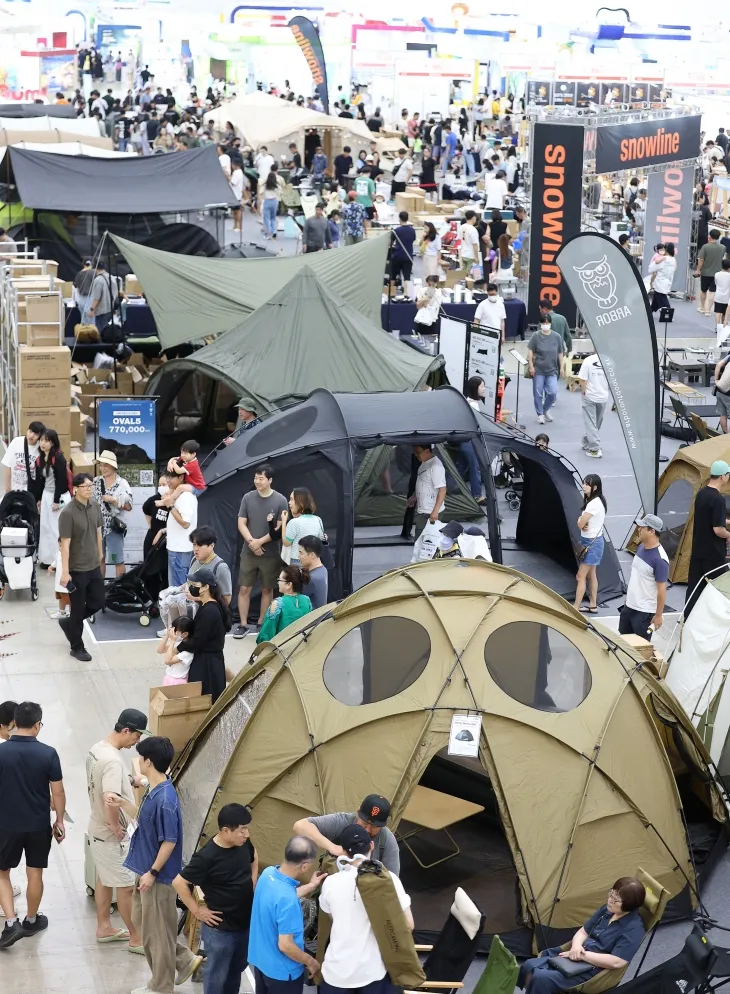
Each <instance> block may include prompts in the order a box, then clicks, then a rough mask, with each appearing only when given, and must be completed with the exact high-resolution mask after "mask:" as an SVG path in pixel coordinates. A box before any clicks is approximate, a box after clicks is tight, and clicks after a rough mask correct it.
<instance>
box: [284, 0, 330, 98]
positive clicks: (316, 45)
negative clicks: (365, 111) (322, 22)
mask: <svg viewBox="0 0 730 994" xmlns="http://www.w3.org/2000/svg"><path fill="white" fill-rule="evenodd" d="M289 27H290V28H291V29H292V33H293V35H294V37H295V39H296V42H297V45H299V47H300V48H301V50H302V55H303V56H304V58H305V59H306V60H307V65H308V66H309V69H310V71H311V73H312V79H313V80H314V86H315V89H316V91H317V96H318V97H319V99H320V100H321V101H322V105H323V107H324V112H325V114H329V112H330V98H329V92H328V90H327V67H326V66H325V64H324V52H323V51H322V42H321V40H320V37H319V32H318V31H317V29H316V27H315V26H314V24H312V22H311V21H310V20H309V18H308V17H292V19H291V20H290V21H289Z"/></svg>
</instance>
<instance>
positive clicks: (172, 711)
mask: <svg viewBox="0 0 730 994" xmlns="http://www.w3.org/2000/svg"><path fill="white" fill-rule="evenodd" d="M202 689H203V685H202V683H199V682H198V683H181V684H179V685H178V686H171V687H151V688H150V721H149V730H150V732H152V734H153V735H164V736H166V737H167V738H168V739H169V740H170V741H171V742H172V744H173V746H174V747H175V755H176V756H177V754H178V753H180V752H182V750H183V749H184V748H185V746H186V745H187V744H188V742H189V741H190V739H191V738H192V737H193V735H194V734H195V732H197V730H198V728H199V727H200V725H201V724H202V723H203V719H204V718H205V716H206V715H207V714H208V711H209V710H210V707H211V703H212V698H211V696H210V694H203V693H202Z"/></svg>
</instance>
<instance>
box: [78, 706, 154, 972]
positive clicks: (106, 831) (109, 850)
mask: <svg viewBox="0 0 730 994" xmlns="http://www.w3.org/2000/svg"><path fill="white" fill-rule="evenodd" d="M148 734H149V733H148V732H147V715H146V714H143V713H142V712H141V711H137V710H136V709H135V708H125V709H124V711H122V713H121V714H120V715H119V718H118V719H117V723H116V724H115V725H114V731H112V732H110V733H109V735H107V737H106V738H105V739H102V740H101V742H97V743H96V745H93V746H92V747H91V749H89V753H88V755H87V757H86V788H87V790H88V793H89V805H90V807H91V814H90V816H89V826H88V829H87V832H88V838H89V849H90V852H91V857H92V859H93V861H94V866H95V868H96V887H95V889H94V900H95V902H96V941H97V942H102V943H105V942H127V943H128V944H129V950H130V952H133V953H134V952H138V953H142V952H143V949H142V940H141V938H140V936H139V934H138V933H137V931H136V929H135V928H134V925H133V923H132V889H133V887H134V874H133V873H132V872H131V870H128V869H126V867H125V866H124V860H125V859H126V858H127V853H128V851H129V835H128V834H127V826H128V824H129V821H130V819H129V817H128V816H127V814H126V813H125V812H124V810H123V809H122V808H119V807H109V805H107V804H105V803H104V795H105V794H115V795H117V796H119V797H122V798H124V800H126V801H128V802H129V803H130V804H134V793H133V792H132V781H133V779H134V778H132V777H130V776H129V774H128V773H127V771H126V770H125V768H124V761H123V760H122V753H121V750H122V749H131V748H132V746H135V745H137V743H138V742H139V740H140V739H141V738H142V736H143V735H148ZM135 786H139V784H137V783H136V782H135ZM114 888H116V891H117V907H118V908H119V914H120V915H121V916H122V921H123V922H124V924H125V926H126V928H115V927H114V926H113V925H112V923H111V917H110V916H111V904H112V891H113V889H114Z"/></svg>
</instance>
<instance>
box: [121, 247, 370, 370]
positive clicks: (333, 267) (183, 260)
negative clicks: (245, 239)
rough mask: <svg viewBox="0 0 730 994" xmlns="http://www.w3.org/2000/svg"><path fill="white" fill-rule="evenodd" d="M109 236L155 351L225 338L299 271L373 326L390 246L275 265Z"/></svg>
mask: <svg viewBox="0 0 730 994" xmlns="http://www.w3.org/2000/svg"><path fill="white" fill-rule="evenodd" d="M111 237H112V238H113V239H114V241H115V242H116V244H117V245H118V246H119V250H120V251H121V253H122V254H123V255H124V257H125V259H126V260H127V262H128V263H129V265H130V266H131V268H132V271H133V272H134V274H135V275H136V277H137V279H138V280H139V282H140V283H141V285H142V289H143V290H144V294H145V297H146V298H147V303H148V304H149V306H150V308H151V310H152V314H153V315H154V318H155V324H156V325H157V333H158V335H159V337H160V342H161V343H162V347H163V348H170V347H172V346H173V345H180V344H182V343H183V342H192V341H195V340H196V339H200V338H205V337H207V336H208V335H217V334H220V333H221V332H223V331H230V329H231V328H235V327H236V325H239V324H240V323H241V321H243V320H244V318H246V317H247V316H248V315H249V314H251V313H252V312H253V311H255V310H256V309H257V308H258V307H260V306H261V305H262V304H264V303H266V301H267V300H270V299H271V298H272V297H273V296H274V294H275V293H277V292H278V291H279V290H280V289H281V288H282V287H283V286H285V285H286V284H287V283H288V282H289V280H291V279H292V277H294V276H295V275H296V274H297V273H299V272H300V271H301V270H302V269H303V268H304V267H305V266H306V267H308V268H310V269H311V270H312V272H314V273H315V274H316V276H317V277H318V279H320V280H322V282H323V283H325V284H326V285H327V287H328V288H329V289H330V290H332V291H333V292H334V293H335V294H338V295H339V296H340V297H342V299H343V300H344V301H346V302H347V303H348V304H350V305H351V306H352V307H353V308H354V309H355V310H356V311H359V312H360V314H362V315H363V316H364V317H366V318H367V319H368V320H369V321H370V322H372V323H373V324H375V325H377V327H380V301H381V298H382V293H383V274H384V272H385V260H386V256H387V254H388V244H389V241H390V239H389V237H386V236H385V235H382V236H375V237H372V238H368V239H366V240H365V241H363V242H360V243H359V244H358V245H351V246H347V247H346V248H342V249H337V250H330V251H328V252H313V253H309V254H306V255H295V256H287V257H286V258H279V259H207V258H201V257H199V256H190V255H178V254H177V253H175V252H162V251H161V250H160V249H154V248H149V247H148V246H145V245H138V244H137V243H136V242H130V241H128V240H127V239H126V238H120V237H119V236H118V235H112V236H111ZM338 389H339V388H338ZM381 389H387V387H382V388H381Z"/></svg>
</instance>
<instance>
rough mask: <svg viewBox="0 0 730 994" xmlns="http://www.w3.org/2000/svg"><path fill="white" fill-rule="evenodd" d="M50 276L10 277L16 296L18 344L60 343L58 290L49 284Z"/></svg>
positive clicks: (60, 326)
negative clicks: (12, 278) (13, 278)
mask: <svg viewBox="0 0 730 994" xmlns="http://www.w3.org/2000/svg"><path fill="white" fill-rule="evenodd" d="M52 282H53V278H52V277H51V276H39V277H29V278H25V277H21V278H20V279H17V280H13V286H14V287H15V292H16V296H17V299H18V343H19V344H20V345H38V346H41V345H43V346H45V345H61V344H62V342H63V326H62V324H61V314H62V311H61V308H60V306H59V298H60V296H61V294H60V291H59V290H54V289H52V288H51V286H52Z"/></svg>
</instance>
